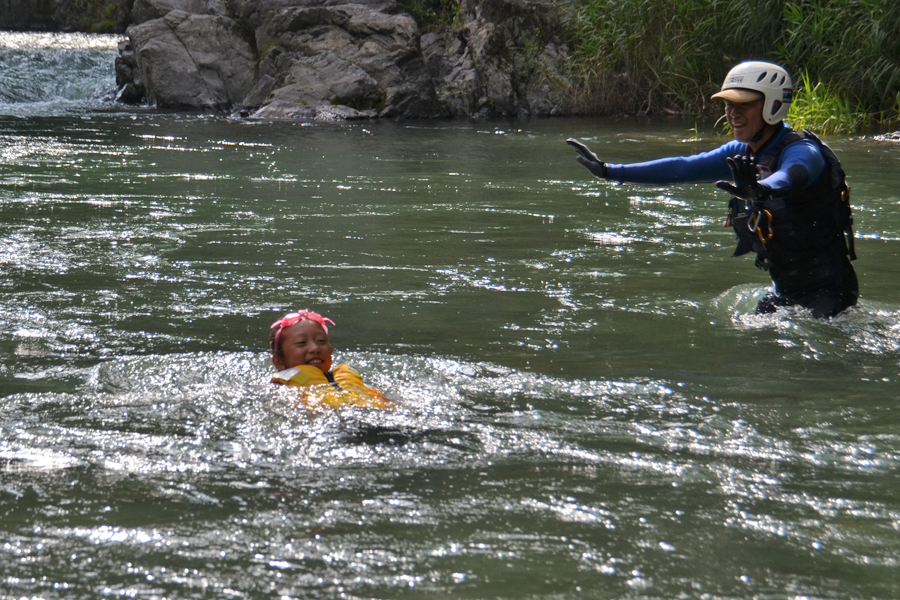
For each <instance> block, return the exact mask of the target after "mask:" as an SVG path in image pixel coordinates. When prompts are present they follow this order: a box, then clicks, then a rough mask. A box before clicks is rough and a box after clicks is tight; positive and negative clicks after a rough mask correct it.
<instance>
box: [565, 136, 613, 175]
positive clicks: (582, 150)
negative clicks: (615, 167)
mask: <svg viewBox="0 0 900 600" xmlns="http://www.w3.org/2000/svg"><path fill="white" fill-rule="evenodd" d="M566 143H567V144H568V145H570V146H572V147H573V148H575V149H576V150H578V154H580V155H581V156H576V157H575V160H577V161H578V162H580V163H581V164H582V165H584V167H585V168H586V169H587V170H588V171H590V172H591V173H593V174H594V175H595V176H597V177H599V178H600V179H608V178H609V169H608V168H607V166H606V163H605V162H603V161H602V160H600V159H599V158H597V155H596V154H594V153H593V152H591V151H590V149H589V148H588V147H587V146H585V145H584V144H582V143H581V142H579V141H578V140H576V139H574V138H569V139H567V140H566Z"/></svg>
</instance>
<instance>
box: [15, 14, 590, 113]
mask: <svg viewBox="0 0 900 600" xmlns="http://www.w3.org/2000/svg"><path fill="white" fill-rule="evenodd" d="M0 1H2V0H0ZM573 1H574V0H462V2H463V4H462V10H461V11H460V12H459V13H458V14H457V15H456V17H455V18H454V19H453V23H452V24H451V25H448V26H447V27H445V28H444V29H443V30H441V31H437V32H432V33H428V34H426V35H424V36H422V35H420V31H419V27H418V25H417V24H416V22H415V21H414V20H413V18H412V17H411V16H410V15H408V14H406V13H405V12H403V10H402V9H401V8H400V6H399V5H398V4H397V3H396V2H395V1H394V0H228V1H227V2H223V0H135V4H134V8H133V13H135V15H136V16H135V18H136V19H145V20H144V21H143V22H142V23H141V24H140V25H137V26H134V27H132V28H131V29H130V30H129V34H130V37H131V43H132V47H133V49H134V55H135V57H136V59H137V60H132V61H131V63H136V64H135V65H133V66H129V65H130V63H127V61H126V58H127V56H125V55H124V54H123V56H122V60H121V61H120V62H121V65H120V64H119V63H117V74H119V72H120V71H121V72H122V73H123V74H124V73H127V72H129V69H130V70H131V72H132V74H133V77H134V85H132V87H131V88H129V90H123V94H122V96H123V98H124V97H129V98H134V97H136V94H137V92H135V91H134V90H140V89H141V87H140V84H141V83H142V84H143V86H144V89H146V97H147V99H148V100H149V101H150V102H152V103H155V104H156V105H158V106H160V107H195V108H217V109H233V108H241V109H242V114H245V115H248V116H252V117H254V118H261V119H262V118H265V119H273V118H327V119H333V118H365V117H372V116H378V117H392V118H393V117H407V118H409V117H413V118H423V117H424V118H428V117H441V116H459V117H461V116H494V117H496V116H504V117H524V116H544V115H553V114H566V113H568V112H571V111H572V107H571V105H570V104H569V102H568V100H567V97H566V95H565V93H564V92H563V91H562V89H563V86H562V85H561V84H560V82H561V81H565V80H566V79H567V75H568V74H567V73H566V69H567V68H568V65H569V54H568V50H567V49H566V48H565V47H564V46H560V45H558V43H557V42H558V40H560V39H565V31H564V27H563V25H562V23H561V19H560V17H559V15H560V10H561V9H560V3H571V2H573ZM126 83H128V82H122V83H121V85H125V84H126ZM125 91H130V92H131V93H129V94H126V93H125Z"/></svg>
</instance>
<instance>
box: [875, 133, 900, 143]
mask: <svg viewBox="0 0 900 600" xmlns="http://www.w3.org/2000/svg"><path fill="white" fill-rule="evenodd" d="M874 139H876V140H878V141H879V142H900V131H894V132H893V133H883V134H880V135H876V136H874Z"/></svg>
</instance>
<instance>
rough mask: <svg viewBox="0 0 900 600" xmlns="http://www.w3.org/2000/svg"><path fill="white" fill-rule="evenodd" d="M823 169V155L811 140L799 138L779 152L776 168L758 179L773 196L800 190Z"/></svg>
mask: <svg viewBox="0 0 900 600" xmlns="http://www.w3.org/2000/svg"><path fill="white" fill-rule="evenodd" d="M824 171H825V157H824V156H822V151H821V150H819V147H818V146H817V145H816V143H815V142H813V141H812V140H799V141H797V142H794V143H793V144H788V146H787V147H786V148H785V149H784V151H783V152H782V153H781V157H780V160H779V164H778V170H777V171H775V172H774V173H772V174H771V175H770V176H768V177H766V178H765V179H763V180H761V181H760V184H761V185H762V186H764V187H766V188H768V189H769V190H771V192H772V195H774V196H784V195H787V194H789V193H790V192H794V191H797V190H802V189H803V188H805V187H807V186H809V185H812V184H814V183H816V182H818V181H819V178H820V177H821V176H822V173H823V172H824Z"/></svg>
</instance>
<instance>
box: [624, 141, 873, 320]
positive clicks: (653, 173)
mask: <svg viewBox="0 0 900 600" xmlns="http://www.w3.org/2000/svg"><path fill="white" fill-rule="evenodd" d="M735 155H742V156H750V157H751V158H752V159H753V161H754V162H755V163H756V164H757V165H759V166H760V171H761V173H760V185H762V186H763V187H764V188H766V190H767V191H768V192H769V193H770V194H771V196H772V198H771V199H770V200H768V201H767V203H766V205H765V207H766V209H767V210H769V213H770V214H771V215H772V219H771V230H769V229H768V227H764V228H763V229H764V233H765V235H764V237H765V240H764V243H762V242H763V240H760V239H759V238H758V234H754V236H753V237H748V234H749V233H750V232H749V231H747V230H746V220H744V221H740V220H737V219H736V221H737V223H736V231H739V238H740V239H741V242H740V243H739V246H738V250H737V251H736V252H735V255H741V254H745V253H747V252H750V251H751V250H752V251H756V252H757V266H760V267H761V268H765V269H766V270H768V271H769V274H770V275H771V277H772V282H773V284H774V287H775V289H774V291H772V292H770V293H769V294H768V295H767V296H766V297H765V298H764V299H763V300H762V301H761V302H760V303H759V306H758V307H757V312H763V313H764V312H772V311H774V310H775V309H776V308H777V307H779V306H790V305H800V306H804V307H806V308H808V309H810V310H811V311H812V313H813V314H814V315H815V316H816V317H832V316H834V315H836V314H838V313H839V312H841V311H843V310H844V309H846V308H847V307H849V306H853V305H854V304H856V301H857V298H858V296H859V289H858V284H857V279H856V273H855V271H854V270H853V266H852V264H851V263H850V255H851V248H848V242H849V243H852V235H851V236H849V237H845V229H846V230H847V231H848V232H849V223H845V221H846V220H847V219H849V203H848V202H847V201H848V197H846V196H845V197H842V196H841V194H842V192H843V191H844V189H845V185H844V183H845V182H844V173H843V170H842V169H841V165H840V162H839V161H838V160H837V158H836V157H835V156H834V153H833V152H831V150H830V149H828V147H827V146H825V145H823V144H822V143H821V142H820V141H819V140H818V139H817V138H815V136H812V135H811V134H808V133H807V132H804V133H797V132H793V131H792V130H791V129H790V128H789V127H787V126H786V125H784V124H782V126H781V128H780V129H779V130H778V131H777V132H776V134H775V135H774V136H772V139H771V140H769V142H768V143H767V144H766V145H765V146H764V147H763V148H761V149H760V152H759V153H757V154H753V153H752V152H751V151H750V147H749V146H748V145H747V144H744V143H741V142H738V141H737V140H732V141H730V142H728V143H726V144H724V145H722V146H721V147H719V148H716V149H714V150H711V151H709V152H704V153H701V154H695V155H692V156H685V157H671V158H662V159H658V160H653V161H648V162H643V163H634V164H628V165H617V164H609V165H607V167H608V174H609V175H608V176H609V179H612V180H614V181H622V182H630V183H650V184H670V183H701V182H713V181H716V180H720V179H731V171H730V170H729V168H728V165H727V163H726V158H729V157H733V156H735ZM734 209H735V203H734V202H732V211H731V212H732V216H736V214H735V211H734ZM845 209H846V210H845ZM845 216H846V218H847V219H845V218H844V217H845ZM769 233H771V234H772V235H771V237H769V235H768V234H769ZM854 258H855V257H854Z"/></svg>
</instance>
